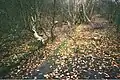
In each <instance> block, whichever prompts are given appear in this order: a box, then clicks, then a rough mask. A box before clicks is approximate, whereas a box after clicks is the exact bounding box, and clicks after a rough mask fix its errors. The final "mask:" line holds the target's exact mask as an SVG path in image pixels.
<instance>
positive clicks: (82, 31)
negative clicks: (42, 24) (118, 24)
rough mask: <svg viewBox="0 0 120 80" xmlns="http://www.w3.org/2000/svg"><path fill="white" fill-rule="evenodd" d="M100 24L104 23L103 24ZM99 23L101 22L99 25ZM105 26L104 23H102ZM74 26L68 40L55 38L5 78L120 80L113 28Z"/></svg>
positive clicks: (116, 44)
mask: <svg viewBox="0 0 120 80" xmlns="http://www.w3.org/2000/svg"><path fill="white" fill-rule="evenodd" d="M102 21H103V20H102ZM99 22H100V21H99ZM103 22H104V21H103ZM89 26H90V25H85V24H82V25H79V26H76V27H75V29H74V31H73V33H72V34H70V36H66V37H64V38H63V37H62V38H56V40H55V42H54V43H52V44H48V45H47V46H46V47H45V49H44V50H43V53H44V55H42V57H41V55H39V53H37V51H36V52H34V55H32V56H31V57H30V58H29V59H28V60H27V62H26V64H24V65H21V66H18V67H17V68H16V69H14V70H13V71H12V72H11V73H10V74H9V75H7V76H6V77H10V78H25V79H28V78H32V79H33V78H34V79H41V78H42V79H43V78H48V79H101V78H103V79H106V78H108V79H113V78H114V79H118V78H120V50H119V49H120V42H119V41H118V40H117V38H116V35H115V27H113V26H111V25H109V24H107V25H106V24H105V25H103V24H102V23H100V25H96V26H103V28H99V29H89V28H88V27H89Z"/></svg>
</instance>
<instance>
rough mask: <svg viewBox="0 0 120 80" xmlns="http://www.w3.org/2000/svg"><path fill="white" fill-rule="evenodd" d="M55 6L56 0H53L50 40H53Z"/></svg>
mask: <svg viewBox="0 0 120 80" xmlns="http://www.w3.org/2000/svg"><path fill="white" fill-rule="evenodd" d="M55 7H56V0H54V2H53V8H54V10H53V21H52V27H51V38H52V40H51V41H53V40H54V37H55V36H54V33H53V30H54V27H55V23H54V22H55V10H56V9H55Z"/></svg>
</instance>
